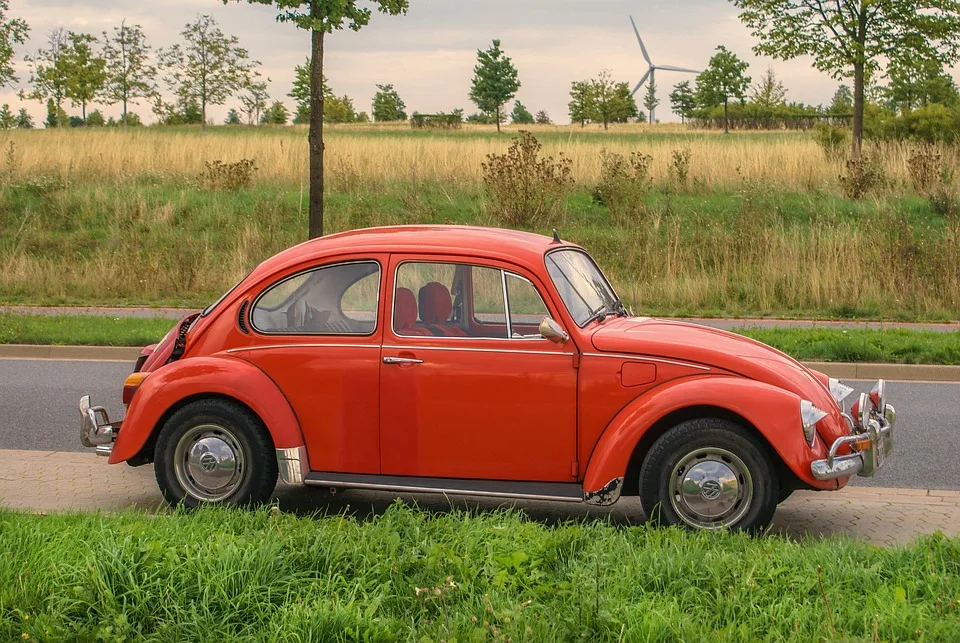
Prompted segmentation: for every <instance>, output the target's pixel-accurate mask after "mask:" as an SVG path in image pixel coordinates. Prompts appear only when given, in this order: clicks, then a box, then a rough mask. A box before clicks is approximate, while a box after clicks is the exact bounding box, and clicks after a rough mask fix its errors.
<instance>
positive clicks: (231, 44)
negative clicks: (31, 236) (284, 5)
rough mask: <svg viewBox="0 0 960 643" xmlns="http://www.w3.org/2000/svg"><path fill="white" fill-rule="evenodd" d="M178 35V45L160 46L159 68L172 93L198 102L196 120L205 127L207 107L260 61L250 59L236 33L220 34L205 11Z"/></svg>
mask: <svg viewBox="0 0 960 643" xmlns="http://www.w3.org/2000/svg"><path fill="white" fill-rule="evenodd" d="M180 36H181V37H182V38H183V44H182V45H181V44H180V43H177V44H175V45H173V46H172V47H170V48H168V49H161V50H160V52H159V56H160V68H161V69H162V70H163V71H164V73H165V80H166V82H167V85H168V86H169V87H170V90H171V91H173V93H174V94H176V95H177V96H178V97H179V98H180V99H181V100H184V101H186V102H189V100H191V99H194V100H196V101H197V103H199V105H200V114H201V118H200V122H201V124H202V125H203V127H204V128H206V126H207V107H208V106H209V105H223V103H224V102H226V100H227V98H229V97H230V96H232V95H233V94H235V93H236V92H238V91H239V90H240V89H241V88H242V87H243V86H244V83H245V82H246V80H247V79H248V78H249V77H250V73H251V70H252V69H253V68H254V67H255V66H257V65H259V64H260V63H258V62H257V61H254V60H250V56H249V54H248V53H247V50H246V49H244V48H242V47H240V45H239V41H238V40H237V37H236V36H227V35H226V34H224V33H223V31H221V30H220V27H218V26H217V21H216V20H214V19H213V18H212V17H211V16H209V15H201V16H197V19H196V20H194V21H193V22H190V23H187V24H186V25H185V27H184V29H183V31H181V32H180ZM185 104H186V103H185Z"/></svg>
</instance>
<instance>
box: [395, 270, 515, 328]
mask: <svg viewBox="0 0 960 643" xmlns="http://www.w3.org/2000/svg"><path fill="white" fill-rule="evenodd" d="M393 331H394V333H396V334H397V335H398V336H402V337H431V336H432V337H461V338H462V337H485V338H499V339H506V338H507V316H506V307H505V305H504V299H503V282H502V278H501V276H500V270H499V269H496V268H486V267H483V266H474V265H469V264H454V263H429V262H407V263H403V264H401V265H400V267H399V268H398V269H397V283H396V290H395V292H394V311H393Z"/></svg>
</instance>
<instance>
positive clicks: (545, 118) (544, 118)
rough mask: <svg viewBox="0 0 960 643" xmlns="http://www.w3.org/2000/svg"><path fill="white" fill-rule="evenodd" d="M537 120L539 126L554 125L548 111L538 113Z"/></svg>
mask: <svg viewBox="0 0 960 643" xmlns="http://www.w3.org/2000/svg"><path fill="white" fill-rule="evenodd" d="M535 120H536V122H537V125H553V121H552V120H550V114H548V113H547V110H545V109H541V110H540V111H539V112H537V116H536V118H535Z"/></svg>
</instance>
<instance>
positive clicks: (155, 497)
mask: <svg viewBox="0 0 960 643" xmlns="http://www.w3.org/2000/svg"><path fill="white" fill-rule="evenodd" d="M276 497H277V499H278V501H279V503H280V506H281V508H283V509H285V510H290V511H296V512H301V513H305V514H311V513H314V512H316V511H318V510H319V511H322V510H328V511H331V512H342V511H349V512H351V513H354V514H356V515H360V516H363V515H369V514H371V513H376V512H381V511H383V510H384V509H385V508H386V507H387V506H389V504H390V503H391V502H392V501H393V499H394V497H395V496H394V495H392V494H389V493H383V492H366V491H348V492H342V493H339V494H337V495H336V496H333V497H331V496H328V495H326V494H323V493H320V492H318V491H317V490H313V489H300V488H291V487H286V486H283V485H281V486H279V487H278V489H277V494H276ZM404 498H405V499H408V500H412V501H415V502H416V503H417V504H418V505H419V506H421V507H423V508H425V509H427V510H431V511H444V510H446V509H448V508H449V507H450V506H456V507H479V508H481V509H483V508H493V507H498V506H502V505H503V504H513V505H515V506H517V507H518V508H520V509H522V510H523V511H525V512H527V513H528V514H530V516H531V518H533V519H536V520H543V521H545V522H555V521H558V520H568V519H576V518H582V517H585V516H591V517H598V518H609V519H610V520H611V521H613V522H615V523H619V524H630V523H638V522H641V521H642V520H643V517H642V512H641V510H640V507H639V504H638V503H637V501H636V499H634V498H627V499H624V500H622V501H621V502H619V503H617V504H616V505H614V506H613V507H610V508H604V509H599V508H590V507H586V506H585V505H569V504H565V503H546V502H512V501H511V502H508V503H504V502H503V501H501V500H495V499H491V500H477V499H468V500H462V499H448V498H445V497H443V496H438V495H422V496H416V497H413V496H409V497H408V496H404ZM0 506H2V507H5V508H11V509H20V510H28V511H43V512H48V511H80V510H83V511H89V510H103V511H116V510H121V509H131V508H132V509H141V510H147V511H154V510H157V509H161V508H164V507H165V505H164V504H163V500H162V498H161V496H160V492H159V491H158V490H157V484H156V480H155V479H154V477H153V467H150V466H147V467H139V468H131V467H128V466H127V465H115V466H111V465H108V464H107V463H106V460H105V459H103V458H98V457H97V456H95V455H93V454H92V453H90V454H88V453H51V452H48V451H13V450H0ZM938 530H939V531H942V532H943V533H944V534H946V535H948V536H957V535H960V491H935V490H925V489H882V488H877V487H848V488H847V489H844V490H842V491H836V492H824V493H814V492H805V491H798V492H796V493H794V494H793V496H791V497H790V499H788V500H787V501H786V502H785V503H783V504H782V505H781V506H780V508H779V509H778V510H777V514H776V517H775V518H774V522H773V531H774V532H775V533H780V534H784V535H787V536H790V537H794V538H801V537H804V536H811V537H821V536H829V535H833V534H845V535H848V536H850V537H853V538H858V539H861V540H864V541H866V542H870V543H873V544H876V545H896V544H905V543H908V542H910V541H912V540H914V539H915V538H916V537H917V536H919V535H921V534H928V533H933V532H935V531H938Z"/></svg>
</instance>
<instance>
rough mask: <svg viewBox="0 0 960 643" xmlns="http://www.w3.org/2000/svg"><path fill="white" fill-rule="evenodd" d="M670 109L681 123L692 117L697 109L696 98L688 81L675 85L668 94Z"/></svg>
mask: <svg viewBox="0 0 960 643" xmlns="http://www.w3.org/2000/svg"><path fill="white" fill-rule="evenodd" d="M670 107H671V109H673V113H674V114H676V115H677V116H679V117H680V122H682V123H685V122H687V119H688V118H692V117H693V112H694V110H696V108H697V98H696V95H695V94H694V91H693V87H691V86H690V81H689V80H685V81H683V82H681V83H677V84H676V86H675V87H674V88H673V91H672V92H670Z"/></svg>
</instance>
